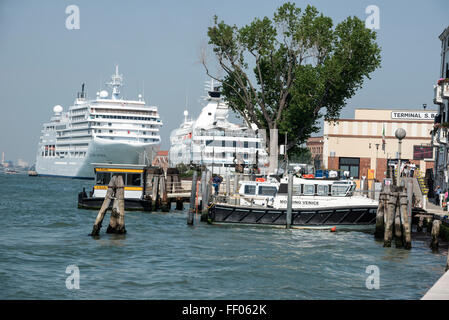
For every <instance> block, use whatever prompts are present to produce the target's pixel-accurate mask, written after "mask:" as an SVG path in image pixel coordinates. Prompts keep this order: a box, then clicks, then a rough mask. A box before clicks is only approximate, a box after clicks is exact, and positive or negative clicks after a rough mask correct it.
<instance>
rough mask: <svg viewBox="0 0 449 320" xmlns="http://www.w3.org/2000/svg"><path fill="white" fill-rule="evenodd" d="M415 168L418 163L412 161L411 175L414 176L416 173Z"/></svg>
mask: <svg viewBox="0 0 449 320" xmlns="http://www.w3.org/2000/svg"><path fill="white" fill-rule="evenodd" d="M415 170H416V164H414V163H412V164H411V165H410V177H411V178H413V176H414V174H415Z"/></svg>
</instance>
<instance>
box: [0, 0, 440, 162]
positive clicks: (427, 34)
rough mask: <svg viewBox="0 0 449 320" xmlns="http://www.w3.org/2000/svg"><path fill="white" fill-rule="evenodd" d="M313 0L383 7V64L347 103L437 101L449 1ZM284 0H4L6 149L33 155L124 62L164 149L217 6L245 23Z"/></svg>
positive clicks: (0, 8) (337, 16)
mask: <svg viewBox="0 0 449 320" xmlns="http://www.w3.org/2000/svg"><path fill="white" fill-rule="evenodd" d="M295 2H296V3H297V5H298V6H300V7H304V6H305V5H307V4H312V5H314V6H316V7H317V8H318V10H319V11H321V12H323V13H324V14H325V15H327V16H330V17H331V18H332V19H333V20H334V23H335V24H336V23H338V22H339V21H341V20H343V19H344V18H346V17H347V16H350V15H355V16H358V17H359V18H361V19H362V20H365V19H366V17H367V14H365V8H366V7H367V6H368V5H377V6H378V7H379V9H380V29H379V30H378V42H379V44H380V46H381V47H382V68H381V69H379V70H378V71H376V72H375V73H373V75H372V80H370V81H367V82H366V83H365V87H364V88H363V89H362V90H360V91H359V92H357V94H356V96H355V97H354V98H353V99H351V100H350V101H349V102H348V105H347V106H346V107H345V108H344V110H343V112H342V117H345V118H352V117H353V111H354V109H355V108H358V107H374V108H416V109H419V108H421V106H422V104H423V103H427V105H428V106H429V107H430V108H433V107H432V106H433V103H432V99H433V97H432V95H433V90H432V85H433V84H434V83H435V81H436V80H437V78H438V73H439V64H440V52H441V44H440V41H439V40H438V36H439V35H440V34H441V32H442V31H443V30H444V28H446V27H447V26H448V25H449V1H448V0H433V1H432V0H430V1H405V0H404V1H402V0H401V1H384V0H382V1H381V0H369V1H361V0H340V1H336V0H321V1H295ZM282 3H284V1H263V0H238V1H237V0H226V1H206V0H203V1H201V0H189V1H180V0H179V1H166V0H164V1H133V0H128V1H92V0H90V1H75V0H72V1H56V0H54V1H42V0H40V1H12V0H1V1H0V111H1V113H0V137H1V138H0V152H1V151H4V152H5V154H6V159H7V160H13V161H14V162H15V161H16V160H17V158H22V159H24V160H27V161H30V162H32V163H33V162H34V161H35V154H36V150H37V143H38V140H39V136H40V130H41V126H42V123H43V122H45V121H48V120H49V118H50V117H51V115H52V108H53V106H54V105H56V104H60V105H62V106H63V107H64V108H65V109H66V108H67V107H68V106H70V105H71V104H72V103H73V101H74V98H75V96H76V93H77V91H79V90H80V87H81V83H82V82H85V83H86V87H87V91H88V95H89V97H90V98H94V97H95V93H96V92H97V91H98V90H99V89H101V88H104V83H105V82H106V81H108V80H109V77H110V75H111V74H112V73H113V71H114V64H119V68H120V73H122V74H123V75H124V81H125V87H124V88H123V94H124V96H125V97H126V98H132V99H134V98H136V97H137V95H138V94H139V93H141V92H142V91H143V84H144V89H145V99H146V101H147V103H148V104H150V105H156V106H158V107H159V112H160V115H161V118H162V121H163V122H164V127H163V128H162V130H161V136H162V148H163V149H168V148H169V134H170V132H171V130H173V129H174V128H176V127H178V126H179V124H180V122H181V121H182V120H183V110H184V109H185V100H186V94H187V96H188V109H189V111H190V113H191V114H192V115H194V116H197V115H198V113H199V111H200V109H201V105H200V97H201V96H202V95H203V94H204V91H203V88H204V81H205V80H207V77H206V74H205V71H204V69H203V66H202V65H201V64H200V63H198V61H199V55H200V48H201V47H202V46H204V45H206V44H207V34H206V32H207V27H208V26H211V25H212V21H213V16H214V15H218V17H219V18H220V19H223V20H224V21H225V22H227V23H229V24H237V25H238V26H242V25H244V24H247V23H249V22H250V21H252V20H253V18H254V17H263V16H268V17H272V15H273V12H274V11H275V9H276V8H277V7H279V6H280V5H281V4H282ZM68 5H77V6H78V7H79V9H80V29H79V30H68V29H66V26H65V21H66V18H67V16H68V15H67V14H66V13H65V9H66V7H67V6H68Z"/></svg>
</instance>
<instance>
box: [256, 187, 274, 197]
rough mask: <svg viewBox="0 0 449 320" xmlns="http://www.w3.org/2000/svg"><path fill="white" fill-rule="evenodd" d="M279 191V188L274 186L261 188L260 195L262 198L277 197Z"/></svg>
mask: <svg viewBox="0 0 449 320" xmlns="http://www.w3.org/2000/svg"><path fill="white" fill-rule="evenodd" d="M277 191H278V190H277V188H276V187H274V186H259V192H258V194H259V195H260V196H275V195H276V193H277Z"/></svg>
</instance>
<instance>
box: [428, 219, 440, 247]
mask: <svg viewBox="0 0 449 320" xmlns="http://www.w3.org/2000/svg"><path fill="white" fill-rule="evenodd" d="M440 225H441V221H440V220H438V219H435V220H433V223H432V232H431V236H432V242H431V243H430V248H432V250H438V235H439V234H440Z"/></svg>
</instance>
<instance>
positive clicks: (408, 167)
mask: <svg viewBox="0 0 449 320" xmlns="http://www.w3.org/2000/svg"><path fill="white" fill-rule="evenodd" d="M394 169H395V170H396V169H397V164H395V165H394ZM415 170H416V164H414V163H412V162H410V161H404V162H402V163H401V168H400V174H401V177H410V178H413V175H414V174H415Z"/></svg>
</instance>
